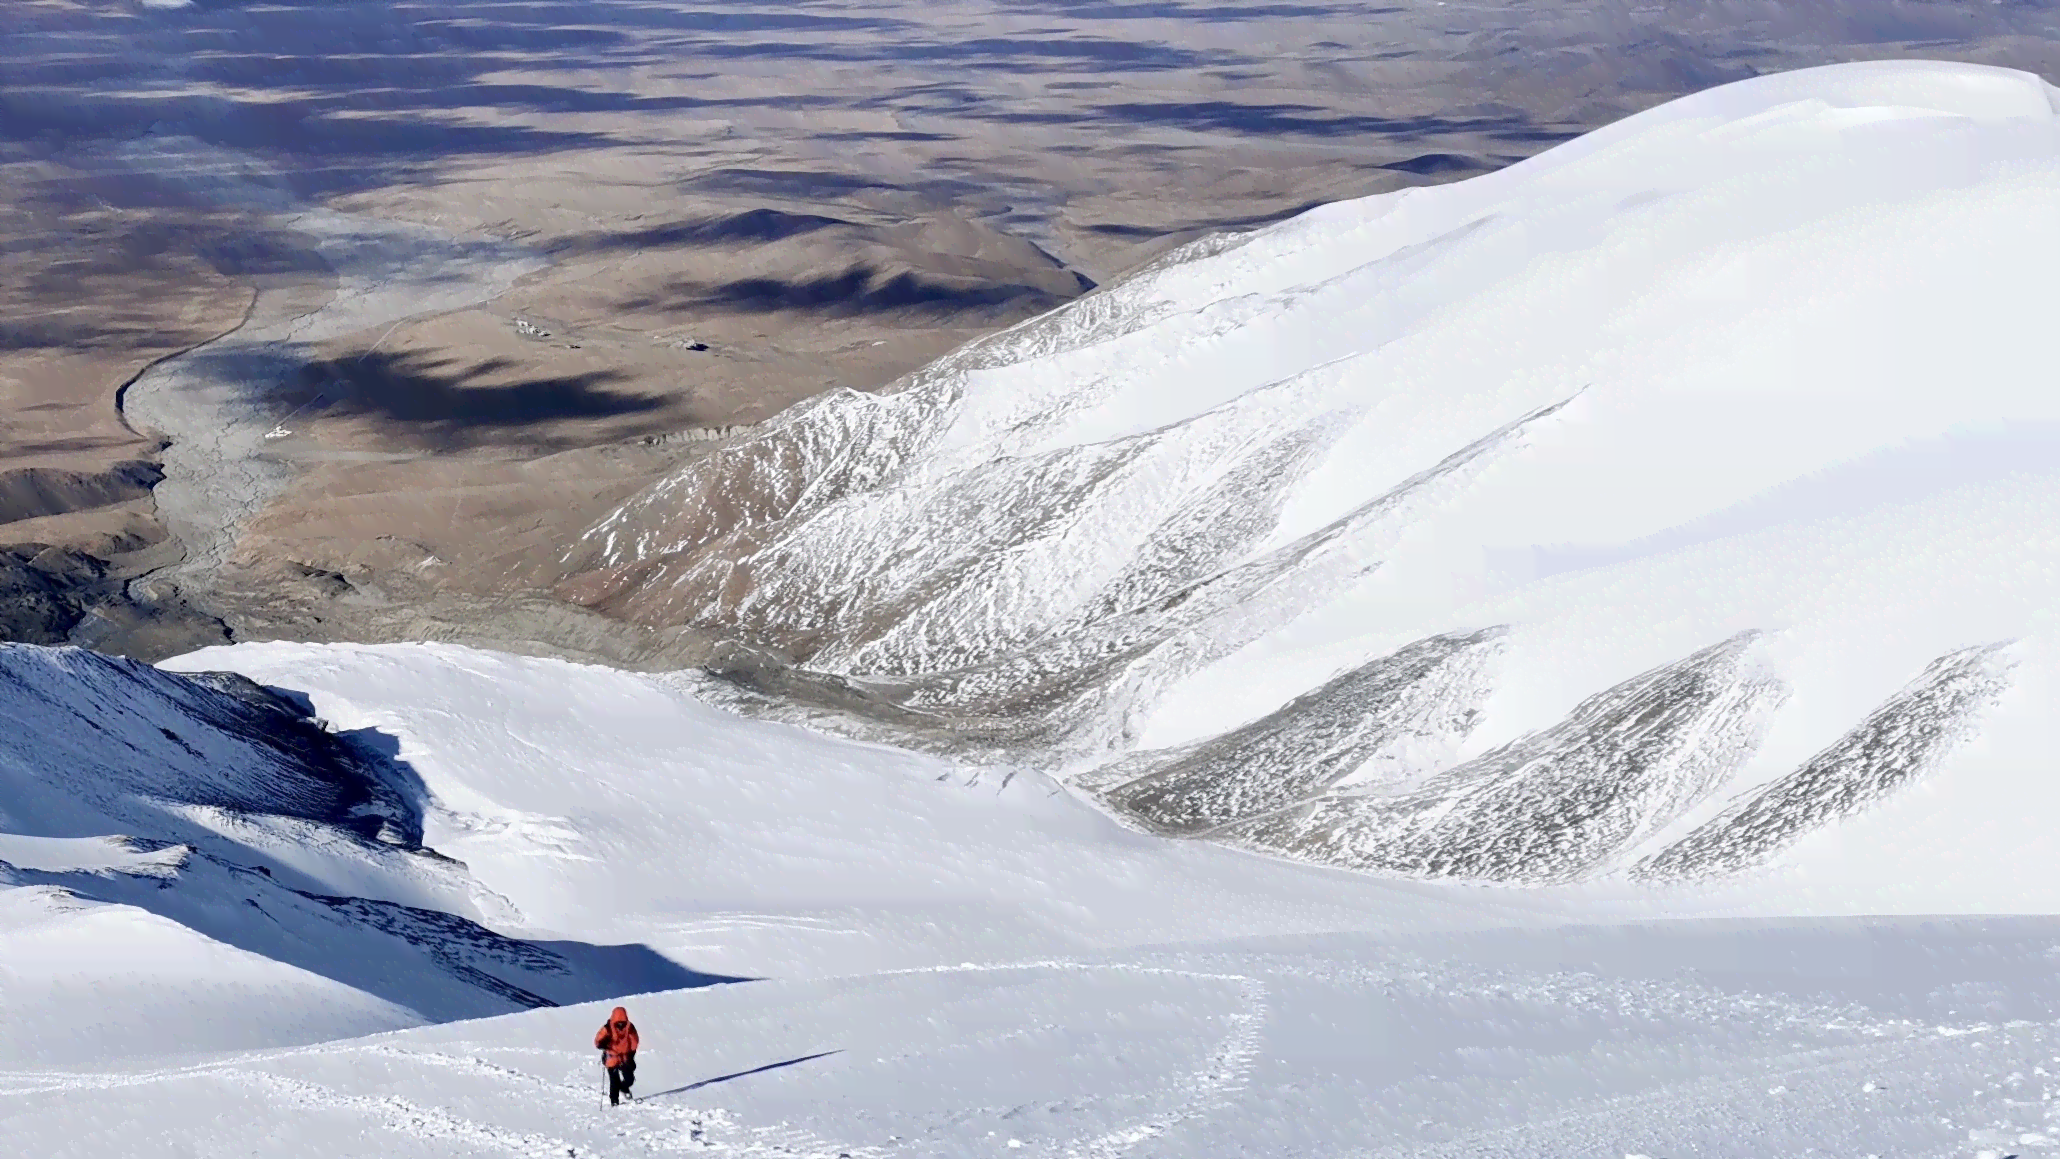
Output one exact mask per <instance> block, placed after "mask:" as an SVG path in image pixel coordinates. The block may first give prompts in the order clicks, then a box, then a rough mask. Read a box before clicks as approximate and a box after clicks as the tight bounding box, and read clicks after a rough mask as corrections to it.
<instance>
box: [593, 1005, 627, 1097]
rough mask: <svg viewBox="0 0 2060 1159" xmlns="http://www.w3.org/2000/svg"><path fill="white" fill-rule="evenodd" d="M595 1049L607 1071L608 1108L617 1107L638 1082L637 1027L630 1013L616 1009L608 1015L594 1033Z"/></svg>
mask: <svg viewBox="0 0 2060 1159" xmlns="http://www.w3.org/2000/svg"><path fill="white" fill-rule="evenodd" d="M594 1048H595V1049H596V1050H599V1051H600V1052H601V1065H602V1066H605V1067H607V1068H608V1105H609V1106H611V1107H613V1106H617V1105H619V1104H620V1103H621V1102H622V1097H623V1096H624V1095H628V1094H629V1088H630V1086H631V1084H633V1083H635V1082H636V1081H637V1024H636V1023H634V1022H631V1021H630V1020H629V1011H627V1010H624V1009H623V1008H622V1007H620V1006H617V1007H616V1008H615V1010H614V1011H613V1012H612V1013H610V1014H609V1015H608V1021H607V1022H605V1023H603V1024H602V1025H601V1029H600V1030H598V1031H596V1032H595V1033H594ZM632 1098H634V1096H632Z"/></svg>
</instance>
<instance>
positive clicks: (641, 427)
mask: <svg viewBox="0 0 2060 1159" xmlns="http://www.w3.org/2000/svg"><path fill="white" fill-rule="evenodd" d="M5 8H6V11H7V13H8V19H7V20H6V21H5V22H4V26H5V27H4V30H0V639H19V640H28V641H33V642H43V643H50V642H60V641H65V640H71V641H74V642H79V643H87V644H92V645H94V646H97V647H100V648H103V649H106V650H109V651H116V652H124V653H130V654H135V655H140V656H144V657H148V658H155V657H160V656H164V655H168V654H171V653H173V652H177V651H182V650H185V649H187V648H190V647H193V646H196V645H199V644H203V643H209V642H220V641H222V640H224V639H229V638H235V639H264V638H300V639H392V638H422V637H431V638H457V639H466V640H472V641H477V642H480V643H485V644H492V645H498V646H502V647H509V648H516V649H519V650H532V651H546V652H558V653H565V654H573V655H582V656H596V657H602V658H606V659H609V660H612V661H616V662H620V663H630V664H643V663H662V662H674V661H679V660H691V659H696V658H699V657H701V656H702V655H703V654H704V653H705V647H704V642H703V641H702V640H700V639H698V638H696V637H694V636H692V635H691V634H689V633H686V632H683V631H680V630H673V631H667V630H663V629H654V628H649V627H639V626H631V625H628V624H626V623H621V622H618V621H616V620H614V619H611V618H609V617H607V616H604V615H601V614H598V613H595V612H592V611H589V610H587V609H585V608H581V607H577V606H574V605H572V604H569V603H566V602H564V601H562V600H560V599H558V598H557V597H556V596H554V595H553V594H552V590H553V587H554V585H556V584H557V583H558V582H559V581H560V580H561V579H562V578H563V575H562V574H561V568H562V566H563V565H562V563H561V559H562V555H563V549H564V547H565V545H566V544H567V542H568V541H569V540H570V539H571V537H573V536H574V535H576V534H578V533H579V532H580V531H582V530H583V529H585V528H586V527H587V526H589V525H590V524H591V523H592V521H593V519H594V518H596V517H597V516H598V515H599V514H600V513H602V512H605V511H607V510H608V509H610V507H611V506H612V505H614V504H616V503H618V502H620V501H621V500H622V499H623V498H624V497H626V496H628V495H630V494H632V493H634V492H636V491H637V490H638V489H639V488H640V487H642V486H643V485H645V484H646V483H648V482H649V481H651V480H652V479H654V478H657V477H659V476H660V475H662V474H664V473H665V472H667V471H668V470H669V469H671V468H673V467H674V466H676V465H677V464H678V463H679V462H680V461H681V460H682V459H683V458H684V457H686V456H691V455H694V454H696V453H699V452H700V451H701V450H702V449H703V448H705V447H706V446H708V445H709V442H710V440H712V439H715V438H719V437H721V436H722V435H723V434H725V433H726V432H729V431H731V430H732V429H733V428H736V427H739V426H748V425H749V424H752V423H755V422H758V421H760V420H763V419H764V418H766V417H767V416H768V415H770V414H772V413H774V412H776V411H778V410H780V409H782V408H784V407H786V406H788V405H790V404H792V403H795V402H797V401H799V400H802V399H805V398H808V397H810V396H813V395H817V394H820V393H822V392H824V391H828V390H832V389H835V388H840V387H848V388H855V389H859V390H873V389H877V388H880V387H883V386H886V385H888V384H891V383H893V382H894V381H896V380H897V379H898V378H899V377H900V376H902V375H904V374H906V373H908V372H910V371H912V370H914V369H916V368H918V367H920V366H922V365H923V364H925V363H927V362H928V361H929V360H931V359H933V358H935V357H937V356H938V355H940V354H942V353H944V352H946V351H948V350H951V349H953V348H955V347H957V346H959V345H961V344H962V343H964V342H966V341H967V340H969V339H972V338H974V337H977V336H979V335H982V334H985V333H989V332H992V331H994V330H995V329H997V328H1000V327H1003V326H1006V325H1009V324H1011V323H1014V322H1018V321H1021V320H1023V319H1025V318H1028V317H1031V316H1034V315H1036V314H1038V313H1041V312H1043V311H1045V310H1047V309H1049V308H1051V307H1053V306H1055V305H1058V304H1060V303H1062V302H1065V301H1067V300H1070V299H1072V298H1074V297H1077V296H1079V295H1080V294H1082V293H1085V292H1088V291H1089V290H1091V289H1092V288H1093V287H1094V286H1096V285H1100V284H1105V283H1108V282H1110V281H1111V280H1114V279H1119V278H1121V277H1122V275H1123V274H1124V272H1125V271H1126V270H1129V269H1132V268H1135V267H1136V266H1138V265H1139V264H1140V263H1142V262H1144V261H1147V260H1149V259H1150V258H1151V257H1152V256H1154V255H1156V254H1158V253H1160V252H1162V251H1164V250H1165V249H1167V248H1168V247H1170V246H1172V245H1175V244H1178V243H1179V242H1181V241H1184V240H1188V239H1192V238H1194V237H1196V236H1199V235H1201V234H1204V233H1208V232H1212V231H1221V230H1237V229H1242V228H1249V227H1251V226H1254V225H1258V224H1263V223H1266V222H1270V221H1273V220H1277V219H1279V218H1281V217H1283V216H1285V215H1289V214H1292V213H1294V212H1296V211H1298V210H1300V209H1303V208H1305V207H1307V206H1310V205H1312V204H1316V203H1320V202H1325V201H1332V200H1338V199H1342V198H1349V197H1356V196H1362V195H1366V194H1371V193H1376V192H1382V191H1387V190H1393V189H1397V188H1401V187H1404V186H1407V185H1412V184H1422V183H1431V182H1443V181H1449V180H1454V179H1458V178H1463V177H1466V176H1469V175H1473V174H1478V173H1482V172H1485V171H1488V170H1491V169H1494V168H1497V167H1500V166H1502V165H1505V164H1508V163H1510V162H1512V161H1514V160H1517V159H1520V158H1522V157H1525V156H1528V155H1530V154H1532V153H1535V152H1537V151H1539V150H1541V149H1543V148H1546V147H1548V146H1550V145H1552V144H1554V143H1556V142H1559V141H1562V140H1565V139H1567V138H1569V137H1571V136H1573V135H1576V134H1578V133H1580V132H1583V131H1585V130H1587V129H1590V128H1593V127H1595V126H1597V125H1600V124H1603V123H1606V122H1608V121H1611V120H1614V119H1617V118H1619V117H1621V116H1624V115H1626V114H1628V113H1631V112H1634V111H1637V110H1639V109H1642V108H1645V107H1649V106H1651V105H1654V104H1657V103H1659V102H1661V101H1663V100H1666V99H1668V98H1671V97H1674V96H1677V95H1679V94H1682V93H1684V92H1688V91H1692V90H1696V89H1700V88H1704V87H1707V86H1710V85H1713V84H1717V83H1720V82H1723V81H1727V80H1732V79H1737V78H1740V77H1744V76H1748V75H1751V74H1753V73H1756V72H1766V71H1773V70H1779V69H1786V68H1793V67H1798V66H1803V65H1809V64H1818V63H1825V62H1830V61H1839V60H1853V59H1874V58H1893V57H1899V56H1925V57H1931V58H1945V59H1961V60H1970V61H1977V62H1983V63H1991V64H2001V65H2008V66H2011V67H2016V68H2022V69H2027V70H2030V71H2033V72H2038V73H2041V74H2043V75H2045V76H2047V77H2049V78H2050V77H2054V76H2060V6H2056V5H2054V4H2050V3H2045V2H2043V0H2038V2H2030V3H2016V4H2007V5H1976V6H1970V5H1962V4H1958V3H1897V4H1857V3H1852V4H1840V3H1816V2H1810V3H1801V4H1787V5H1769V4H1761V3H1730V4H1724V3H1709V4H1705V3H1674V2H1669V3H1664V4H1659V5H1638V6H1634V5H1630V4H1628V3H1621V2H1611V3H1595V4H1572V3H1568V4H1560V3H1535V4H1504V3H1496V4H1466V3H1449V4H1448V3H1406V4H1400V5H1394V6H1369V5H1333V4H1326V3H1300V2H1294V3H1255V4H1249V5H1243V6H1207V5H1182V4H1173V3H1156V2H1145V3H1125V2H1107V3H1102V2H1096V3H1072V2H1055V3H1049V4H1042V5H1037V6H1032V7H1019V6H1002V5H991V4H985V3H961V4H952V5H908V4H902V5H896V4H872V5H857V4H848V3H839V2H828V0H790V2H785V3H773V4H768V5H757V6H751V7H744V6H737V5H731V4H724V3H717V2H696V0H677V2H672V0H667V2H652V3H631V2H626V0H624V2H619V0H586V2H582V3H570V2H560V3H541V4H522V5H516V4H506V3H469V2H464V0H445V2H425V3H395V2H386V0H342V2H323V3H316V2H314V0H288V2H283V3H267V4H264V5H261V6H260V5H255V4H245V3H237V2H233V0H227V2H224V0H203V2H200V3H188V4H184V5H181V6H167V5H163V4H161V3H157V2H153V3H146V4H143V5H141V6H136V5H130V4H112V3H97V2H95V3H68V2H49V3H30V2H27V0H11V2H8V3H6V5H5Z"/></svg>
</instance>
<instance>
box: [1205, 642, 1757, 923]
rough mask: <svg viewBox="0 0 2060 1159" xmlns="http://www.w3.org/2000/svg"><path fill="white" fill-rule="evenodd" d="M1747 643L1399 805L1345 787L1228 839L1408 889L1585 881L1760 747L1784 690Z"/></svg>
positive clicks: (1654, 681)
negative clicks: (1407, 881)
mask: <svg viewBox="0 0 2060 1159" xmlns="http://www.w3.org/2000/svg"><path fill="white" fill-rule="evenodd" d="M1754 638H1755V637H1754V635H1753V634H1751V633H1747V634H1744V635H1740V636H1737V637H1734V638H1732V639H1730V640H1727V641H1725V642H1723V643H1721V644H1717V645H1715V646H1713V647H1710V648H1706V649H1704V650H1702V651H1700V652H1697V653H1696V654H1694V655H1693V656H1689V657H1687V658H1686V659H1683V660H1680V661H1677V662H1676V663H1673V664H1669V665H1666V666H1665V667H1662V668H1656V669H1654V670H1652V671H1650V672H1647V673H1644V674H1643V675H1640V676H1637V677H1635V678H1633V679H1631V680H1627V681H1625V682H1624V683H1622V684H1619V685H1617V686H1616V687H1614V688H1612V689H1610V690H1609V691H1607V692H1604V693H1601V694H1600V695H1597V696H1593V697H1590V698H1589V699H1587V700H1585V701H1582V702H1581V704H1580V705H1579V707H1577V708H1575V709H1574V711H1573V712H1572V713H1571V714H1569V715H1568V716H1567V718H1566V719H1565V720H1564V721H1561V722H1560V723H1559V724H1558V725H1556V726H1554V727H1553V728H1550V729H1547V730H1546V731H1544V732H1542V733H1538V734H1536V735H1533V736H1527V737H1523V738H1521V739H1519V740H1516V741H1512V742H1511V743H1509V744H1506V745H1503V746H1501V747H1500V748H1497V749H1494V750H1492V751H1490V752H1487V753H1483V754H1482V755H1481V756H1478V757H1475V758H1474V759H1473V760H1470V761H1467V762H1466V763H1464V764H1462V765H1459V766H1457V767H1455V768H1452V769H1448V770H1447V771H1445V772H1442V773H1439V774H1438V775H1437V776H1435V777H1432V778H1431V779H1430V780H1428V781H1426V782H1425V783H1424V784H1423V785H1421V786H1420V787H1417V788H1413V789H1409V790H1407V791H1404V792H1401V793H1393V792H1389V791H1383V789H1382V788H1380V787H1374V788H1367V789H1357V788H1355V789H1343V790H1339V791H1337V792H1334V793H1330V794H1327V795H1325V796H1323V797H1321V798H1319V799H1317V800H1316V801H1314V802H1312V803H1309V804H1303V805H1296V806H1293V807H1291V808H1288V809H1285V810H1282V811H1280V812H1277V813H1275V814H1273V815H1271V816H1268V817H1263V818H1259V819H1256V820H1251V821H1245V822H1241V823H1238V824H1235V825H1231V826H1227V827H1225V828H1224V829H1223V830H1222V831H1221V833H1222V835H1223V836H1224V837H1225V838H1226V839H1227V840H1231V841H1235V842H1238V843H1241V844H1247V845H1250V846H1252V847H1255V848H1261V849H1267V850H1272V851H1276V852H1280V853H1285V854H1288V855H1290V856H1294V857H1299V858H1304V859H1307V860H1312V861H1323V862H1327V863H1330V864H1335V865H1347V866H1352V867H1354V868H1361V869H1380V870H1387V871H1390V872H1394V873H1401V874H1407V875H1409V876H1412V877H1466V878H1479V879H1486V880H1492V881H1524V882H1553V881H1571V880H1577V879H1580V878H1582V877H1586V876H1591V875H1593V874H1595V873H1597V872H1599V871H1601V870H1603V869H1605V868H1607V867H1609V865H1610V864H1611V861H1612V859H1613V858H1615V857H1616V856H1618V855H1619V854H1621V853H1623V852H1624V851H1626V850H1628V849H1630V848H1631V847H1632V846H1634V845H1636V844H1637V843H1638V842H1639V840H1640V839H1642V838H1644V837H1647V836H1649V835H1651V834H1652V833H1654V832H1656V831H1657V830H1658V829H1660V828H1662V827H1664V826H1665V825H1666V824H1667V823H1668V822H1670V821H1672V820H1674V819H1675V818H1677V817H1679V816H1680V815H1681V814H1682V813H1684V812H1686V811H1687V810H1688V809H1690V808H1692V807H1693V806H1695V805H1696V804H1698V803H1700V802H1701V801H1702V800H1703V799H1704V798H1706V797H1707V796H1708V795H1709V794H1710V792H1711V791H1712V790H1714V789H1715V788H1716V787H1717V786H1718V785H1720V784H1721V783H1722V782H1723V780H1724V779H1725V778H1726V777H1727V776H1729V775H1730V774H1731V773H1732V772H1733V771H1735V770H1736V769H1737V768H1738V766H1739V765H1740V764H1742V763H1743V762H1744V760H1745V759H1746V758H1747V757H1749V756H1751V755H1752V753H1753V750H1754V749H1755V748H1757V747H1758V745H1759V742H1760V739H1761V737H1762V735H1763V734H1764V732H1765V730H1766V727H1767V724H1768V722H1769V719H1770V718H1771V717H1772V715H1773V712H1774V710H1775V709H1776V708H1777V707H1779V706H1780V704H1781V701H1782V700H1783V698H1784V697H1785V695H1786V690H1785V689H1784V688H1783V687H1782V685H1781V683H1780V682H1779V681H1778V680H1774V679H1771V678H1769V677H1767V676H1766V675H1764V674H1762V673H1761V672H1760V671H1759V670H1758V669H1757V666H1756V665H1755V664H1754V662H1753V660H1752V658H1751V654H1750V653H1751V645H1752V643H1753V640H1754Z"/></svg>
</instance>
